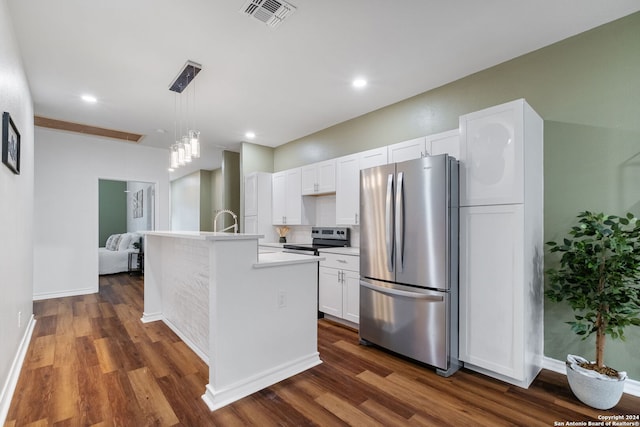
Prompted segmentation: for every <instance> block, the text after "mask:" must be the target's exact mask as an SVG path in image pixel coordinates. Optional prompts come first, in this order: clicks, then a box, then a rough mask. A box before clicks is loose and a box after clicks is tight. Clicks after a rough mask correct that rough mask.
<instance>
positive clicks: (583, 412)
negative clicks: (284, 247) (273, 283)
mask: <svg viewBox="0 0 640 427" xmlns="http://www.w3.org/2000/svg"><path fill="white" fill-rule="evenodd" d="M142 289H143V280H142V279H141V278H140V277H129V276H128V275H126V274H120V275H112V276H105V277H101V279H100V293H99V294H93V295H86V296H78V297H69V298H58V299H52V300H46V301H38V302H36V303H35V304H34V312H35V315H36V318H37V324H36V327H35V331H34V334H33V338H32V341H31V345H30V347H29V350H28V354H27V357H26V360H25V363H24V366H23V369H22V372H21V375H20V379H19V382H18V386H17V389H16V392H15V394H14V397H13V401H12V404H11V408H10V409H9V414H8V417H7V422H6V424H5V426H60V427H62V426H136V427H137V426H172V425H182V426H190V427H199V426H344V425H352V426H403V425H416V426H448V425H450V426H507V425H517V426H553V425H554V422H558V423H559V422H567V421H574V422H575V421H581V420H583V421H588V420H592V421H593V420H597V419H598V416H599V415H620V414H639V413H640V398H637V397H632V396H629V395H625V396H624V397H623V399H622V401H621V402H620V404H619V405H618V406H617V407H616V408H614V409H613V410H611V411H598V410H594V409H591V408H589V407H587V406H584V405H583V404H581V403H580V402H579V401H577V400H576V399H575V398H574V397H573V395H572V394H571V391H570V390H569V389H568V385H567V382H566V378H565V377H564V376H563V375H559V374H556V373H553V372H549V371H543V372H542V373H541V374H540V376H539V377H538V378H537V379H536V381H535V382H534V384H533V385H532V387H530V388H529V389H528V390H524V389H520V388H518V387H513V386H510V385H508V384H505V383H502V382H499V381H496V380H493V379H491V378H488V377H485V376H482V375H479V374H476V373H473V372H471V371H468V370H464V369H463V370H461V371H459V372H457V373H456V374H455V375H453V376H452V377H450V378H441V377H439V376H437V375H436V374H435V372H434V371H433V370H432V369H428V368H425V367H422V366H418V365H416V364H413V363H409V362H407V361H405V360H402V359H400V358H397V357H394V356H391V355H389V354H387V353H385V352H384V351H381V350H379V349H376V348H370V347H364V346H360V345H358V337H357V333H356V332H354V331H353V330H350V329H347V328H344V327H342V326H340V325H336V324H334V323H331V322H329V321H326V320H321V321H319V323H318V341H319V343H318V346H319V351H320V357H321V359H322V360H323V361H324V363H323V364H321V365H319V366H317V367H314V368H312V369H310V370H308V371H306V372H304V373H302V374H299V375H296V376H295V377H292V378H289V379H288V380H285V381H282V382H280V383H278V384H276V385H274V386H272V387H269V388H267V389H264V390H262V391H260V392H257V393H255V394H253V395H251V396H248V397H246V398H244V399H242V400H240V401H238V402H235V403H233V404H231V405H229V406H227V407H224V408H221V409H219V410H217V411H215V412H210V411H209V409H208V408H207V406H206V404H205V403H204V402H203V401H202V400H201V398H200V396H201V395H202V394H203V393H204V388H205V385H206V384H207V383H208V367H207V365H205V364H204V363H203V362H202V361H201V360H200V359H199V358H198V357H197V356H196V355H195V354H194V353H193V352H192V351H191V350H190V349H189V348H188V347H187V346H186V345H185V344H184V343H183V342H182V341H181V340H180V339H179V338H178V337H177V336H176V335H175V334H174V333H173V332H172V331H171V330H170V329H169V328H168V327H166V326H165V325H164V324H163V323H162V322H154V323H150V324H143V323H141V322H140V317H141V315H142V309H143V303H142ZM262 321H268V319H262ZM239 339H241V337H239ZM256 351H260V349H259V348H256Z"/></svg>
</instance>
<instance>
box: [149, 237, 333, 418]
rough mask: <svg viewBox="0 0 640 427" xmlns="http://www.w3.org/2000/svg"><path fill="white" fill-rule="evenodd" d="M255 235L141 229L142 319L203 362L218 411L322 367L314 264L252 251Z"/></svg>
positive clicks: (208, 397) (207, 394) (209, 397)
mask: <svg viewBox="0 0 640 427" xmlns="http://www.w3.org/2000/svg"><path fill="white" fill-rule="evenodd" d="M259 237H260V236H259V235H248V234H230V233H206V232H159V231H154V232H147V233H146V235H145V259H144V262H145V277H144V313H143V317H142V321H143V322H145V323H146V322H152V321H157V320H162V321H164V322H165V323H166V324H167V325H168V326H169V327H170V328H171V329H172V330H173V331H175V332H176V333H177V334H178V336H179V337H180V338H181V339H182V340H183V341H184V342H185V343H186V344H187V345H188V346H189V347H190V348H191V349H193V351H194V352H196V353H197V354H198V355H199V356H200V357H201V358H202V359H203V360H204V361H205V362H206V363H208V365H209V384H207V386H206V390H203V391H204V395H203V396H202V399H203V400H204V401H205V402H206V403H207V405H208V406H209V408H210V409H211V410H215V409H218V408H220V407H222V406H225V405H227V404H229V403H232V402H234V401H236V400H238V399H241V398H243V397H245V396H247V395H249V394H251V393H254V392H256V391H258V390H261V389H263V388H265V387H268V386H270V385H272V384H275V383H276V382H279V381H281V380H284V379H286V378H289V377H291V376H292V375H295V374H298V373H300V372H302V371H304V370H306V369H309V368H311V367H313V366H316V365H318V364H320V363H321V361H320V358H319V354H318V344H317V319H316V317H317V282H316V272H317V268H318V267H317V262H318V261H320V260H321V259H322V258H321V257H310V256H306V255H296V254H290V253H283V252H273V253H264V254H259V253H258V238H259Z"/></svg>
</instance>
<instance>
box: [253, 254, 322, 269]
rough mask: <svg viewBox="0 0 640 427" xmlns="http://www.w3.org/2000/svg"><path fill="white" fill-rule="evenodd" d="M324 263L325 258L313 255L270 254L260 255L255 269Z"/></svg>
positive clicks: (254, 265)
mask: <svg viewBox="0 0 640 427" xmlns="http://www.w3.org/2000/svg"><path fill="white" fill-rule="evenodd" d="M320 261H324V257H321V256H312V255H298V254H292V253H288V252H268V253H261V254H258V262H257V263H256V264H253V267H254V268H265V267H276V266H282V265H291V264H304V263H308V262H320Z"/></svg>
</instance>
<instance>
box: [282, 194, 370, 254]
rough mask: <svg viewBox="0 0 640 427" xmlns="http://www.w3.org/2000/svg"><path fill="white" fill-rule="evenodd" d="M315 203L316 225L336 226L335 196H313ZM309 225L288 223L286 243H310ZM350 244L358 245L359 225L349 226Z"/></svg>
mask: <svg viewBox="0 0 640 427" xmlns="http://www.w3.org/2000/svg"><path fill="white" fill-rule="evenodd" d="M314 197H315V205H316V212H315V213H316V215H315V217H316V226H318V227H335V226H336V196H335V194H331V195H327V196H314ZM311 228H312V226H310V225H290V226H289V229H290V230H289V234H287V243H311ZM349 228H350V230H351V231H350V233H351V246H356V247H358V246H360V227H359V226H351V227H349Z"/></svg>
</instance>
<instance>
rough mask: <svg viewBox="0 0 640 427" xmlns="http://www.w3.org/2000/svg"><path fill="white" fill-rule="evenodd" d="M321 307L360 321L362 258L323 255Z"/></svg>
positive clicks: (329, 312)
mask: <svg viewBox="0 0 640 427" xmlns="http://www.w3.org/2000/svg"><path fill="white" fill-rule="evenodd" d="M321 256H323V257H324V258H325V260H324V261H320V268H319V275H318V307H319V310H320V311H321V312H323V313H325V314H328V315H331V316H334V317H337V318H339V319H344V320H348V321H349V322H352V323H355V324H358V323H359V322H360V257H359V256H355V255H342V254H333V253H326V252H323V253H321Z"/></svg>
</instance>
